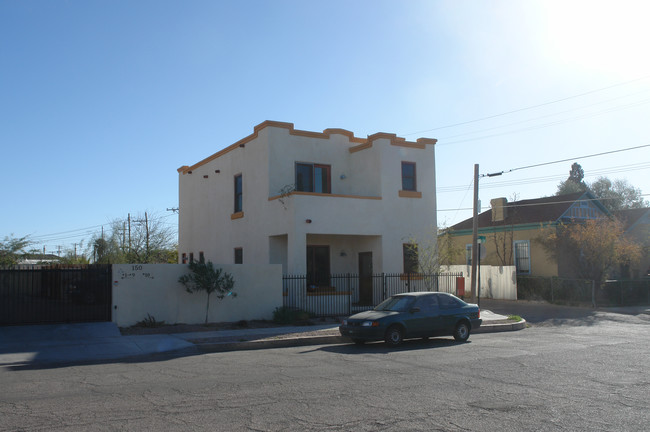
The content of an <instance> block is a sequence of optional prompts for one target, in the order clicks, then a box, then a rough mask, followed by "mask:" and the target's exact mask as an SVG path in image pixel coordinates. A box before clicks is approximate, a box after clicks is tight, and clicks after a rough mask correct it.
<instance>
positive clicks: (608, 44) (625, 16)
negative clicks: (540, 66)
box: [541, 0, 650, 78]
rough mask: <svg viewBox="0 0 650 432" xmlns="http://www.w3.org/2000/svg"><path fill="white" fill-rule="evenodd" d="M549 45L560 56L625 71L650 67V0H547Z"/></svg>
mask: <svg viewBox="0 0 650 432" xmlns="http://www.w3.org/2000/svg"><path fill="white" fill-rule="evenodd" d="M541 4H542V10H543V14H544V17H545V23H546V27H547V32H548V33H547V44H548V45H547V47H548V48H549V50H550V51H551V53H550V55H551V56H552V57H554V58H556V59H557V60H558V61H560V62H563V63H565V64H566V65H571V66H573V67H576V68H579V69H587V70H591V71H594V72H598V71H600V72H602V73H606V74H611V75H617V76H621V77H628V78H629V77H637V76H640V75H644V74H647V73H650V56H649V55H648V54H647V52H648V42H649V41H650V25H648V18H650V2H646V1H641V0H640V1H625V0H622V1H621V0H618V1H594V0H590V1H578V0H573V1H559V2H556V1H551V2H542V3H541Z"/></svg>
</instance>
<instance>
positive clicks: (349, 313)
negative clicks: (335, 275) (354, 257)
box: [347, 273, 352, 316]
mask: <svg viewBox="0 0 650 432" xmlns="http://www.w3.org/2000/svg"><path fill="white" fill-rule="evenodd" d="M347 285H348V316H350V315H352V288H350V273H348V274H347Z"/></svg>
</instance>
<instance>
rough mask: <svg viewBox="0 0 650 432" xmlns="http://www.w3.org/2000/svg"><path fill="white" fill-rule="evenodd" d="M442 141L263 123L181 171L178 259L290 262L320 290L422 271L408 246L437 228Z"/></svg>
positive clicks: (289, 270)
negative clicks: (341, 278)
mask: <svg viewBox="0 0 650 432" xmlns="http://www.w3.org/2000/svg"><path fill="white" fill-rule="evenodd" d="M435 143H436V140H435V139H428V138H420V139H418V140H417V141H415V142H411V141H406V140H405V139H404V138H399V137H397V136H396V135H394V134H388V133H376V134H373V135H370V136H368V137H367V138H358V137H355V136H354V134H353V133H352V132H349V131H347V130H343V129H325V130H324V131H323V132H322V133H321V132H309V131H302V130H296V129H294V127H293V124H292V123H281V122H275V121H265V122H263V123H261V124H259V125H257V126H256V127H255V128H254V133H253V134H252V135H249V136H247V137H246V138H243V139H242V140H240V141H238V142H236V143H234V144H232V145H230V146H228V147H226V148H224V149H223V150H221V151H219V152H217V153H215V154H213V155H212V156H209V157H208V158H206V159H204V160H202V161H200V162H198V163H196V164H194V165H192V166H183V167H181V168H179V169H178V172H179V206H180V210H179V261H180V262H188V261H189V260H192V259H194V260H198V259H200V258H201V257H203V258H204V259H205V260H210V261H213V262H215V263H246V264H282V269H283V272H284V273H285V274H307V276H308V279H309V282H308V283H309V284H310V285H315V286H319V287H323V286H328V285H329V282H328V281H329V275H330V274H332V273H352V274H370V273H379V272H400V273H401V272H403V271H406V270H414V269H415V268H416V264H415V263H416V262H417V253H416V252H414V251H415V249H414V248H411V247H409V244H410V242H411V241H412V239H414V238H422V237H424V236H426V235H427V233H432V232H435V231H434V230H435V227H436V193H435V191H436V183H435V179H436V177H435V146H434V145H435Z"/></svg>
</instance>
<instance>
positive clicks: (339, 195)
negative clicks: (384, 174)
mask: <svg viewBox="0 0 650 432" xmlns="http://www.w3.org/2000/svg"><path fill="white" fill-rule="evenodd" d="M289 195H304V196H317V197H331V198H353V199H369V200H381V197H375V196H362V195H341V194H323V193H316V192H301V191H293V192H290V193H288V194H286V195H276V196H272V197H269V201H273V200H276V199H278V198H282V197H286V196H289Z"/></svg>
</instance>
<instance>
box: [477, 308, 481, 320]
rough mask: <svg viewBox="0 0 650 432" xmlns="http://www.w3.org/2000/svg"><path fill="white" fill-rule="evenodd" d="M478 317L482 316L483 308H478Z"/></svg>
mask: <svg viewBox="0 0 650 432" xmlns="http://www.w3.org/2000/svg"><path fill="white" fill-rule="evenodd" d="M478 317H479V318H481V308H479V309H478Z"/></svg>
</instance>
